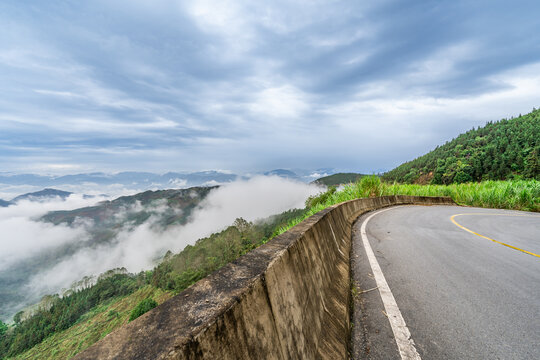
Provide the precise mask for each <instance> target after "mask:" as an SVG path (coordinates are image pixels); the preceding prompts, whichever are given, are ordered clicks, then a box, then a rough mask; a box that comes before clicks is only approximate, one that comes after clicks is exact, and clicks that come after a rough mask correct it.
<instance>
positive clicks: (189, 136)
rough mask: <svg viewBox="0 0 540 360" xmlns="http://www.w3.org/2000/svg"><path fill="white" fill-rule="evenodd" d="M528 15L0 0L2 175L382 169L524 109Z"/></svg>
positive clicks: (532, 57) (522, 6) (532, 74)
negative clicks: (130, 171) (27, 173)
mask: <svg viewBox="0 0 540 360" xmlns="http://www.w3.org/2000/svg"><path fill="white" fill-rule="evenodd" d="M374 4H376V5H374ZM539 13H540V4H539V3H538V2H537V1H513V2H508V1H495V0H489V1H487V0H486V1H459V0H453V1H440V0H437V1H418V0H416V1H403V0H402V1H352V0H347V1H311V0H310V1H307V0H306V1H292V0H289V1H265V2H261V1H226V0H219V1H206V0H195V1H173V0H152V1H142V0H141V1H139V0H137V1H135V0H125V1H121V0H115V1H110V0H103V1H99V0H95V1H69V0H64V1H57V0H48V1H30V0H29V1H24V2H22V1H19V0H13V1H9V0H7V1H2V2H1V4H0V28H1V31H0V92H1V94H2V95H1V96H0V171H11V172H35V173H75V172H86V171H111V172H114V171H122V170H144V171H154V172H165V171H181V170H186V171H190V170H204V169H228V170H231V171H235V172H249V171H258V170H265V169H272V168H295V167H300V168H308V169H309V168H312V169H314V168H319V167H331V168H335V169H339V170H354V171H361V172H367V173H372V172H378V171H382V170H388V169H390V168H392V167H394V166H396V165H398V164H400V163H401V162H403V161H406V160H410V159H412V158H414V157H416V156H418V155H421V154H422V153H425V152H427V151H429V150H431V149H432V148H434V147H435V146H436V145H438V144H441V143H443V142H444V141H446V140H449V139H451V138H452V137H455V136H456V135H458V134H459V133H461V132H463V131H465V130H468V129H470V128H472V127H473V126H478V125H483V124H484V123H485V122H486V121H488V120H497V119H500V118H504V117H510V116H512V115H516V116H517V115H519V113H527V112H529V111H531V110H532V108H533V107H539V106H540V35H539V34H540V17H539V16H538V14H539Z"/></svg>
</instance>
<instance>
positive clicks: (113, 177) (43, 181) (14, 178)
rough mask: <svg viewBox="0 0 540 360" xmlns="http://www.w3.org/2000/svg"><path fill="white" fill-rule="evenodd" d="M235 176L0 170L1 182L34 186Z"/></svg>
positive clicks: (185, 183) (188, 182) (188, 181)
mask: <svg viewBox="0 0 540 360" xmlns="http://www.w3.org/2000/svg"><path fill="white" fill-rule="evenodd" d="M236 178H237V175H235V174H230V173H225V172H220V171H202V172H194V173H187V174H186V173H175V172H168V173H166V174H163V175H160V174H154V173H149V172H134V171H128V172H120V173H116V174H107V173H102V172H96V173H88V174H75V175H64V176H46V175H36V174H6V173H3V174H2V173H0V184H9V185H34V186H43V187H48V186H60V185H65V184H72V185H83V184H86V183H93V184H98V185H112V184H124V185H126V184H129V185H146V186H150V185H152V184H156V185H169V187H174V185H182V187H189V186H192V185H202V184H204V183H205V182H210V181H214V182H218V183H226V182H230V181H233V180H235V179H236Z"/></svg>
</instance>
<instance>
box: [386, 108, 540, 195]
mask: <svg viewBox="0 0 540 360" xmlns="http://www.w3.org/2000/svg"><path fill="white" fill-rule="evenodd" d="M539 155H540V110H533V111H532V112H531V113H530V114H527V115H523V116H519V117H518V118H512V119H510V120H506V119H503V120H500V121H498V122H488V123H487V124H486V126H484V127H482V128H480V127H479V128H478V129H472V130H470V131H468V132H466V133H464V134H461V135H459V136H458V137H457V138H455V139H453V140H452V141H450V142H447V143H446V144H444V145H443V146H440V147H437V148H436V149H435V150H433V151H431V152H429V153H427V154H425V155H423V156H421V157H419V158H417V159H415V160H412V161H409V162H406V163H404V164H402V165H400V166H398V167H397V168H395V169H393V170H391V171H389V172H387V173H386V174H384V175H383V178H384V180H386V181H397V182H403V183H409V184H410V183H416V182H419V183H427V182H429V181H431V183H432V184H446V185H448V184H452V183H466V182H471V181H484V180H507V179H508V180H509V179H520V178H523V179H537V180H540V160H539Z"/></svg>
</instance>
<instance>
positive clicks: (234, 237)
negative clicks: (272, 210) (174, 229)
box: [151, 210, 305, 292]
mask: <svg viewBox="0 0 540 360" xmlns="http://www.w3.org/2000/svg"><path fill="white" fill-rule="evenodd" d="M304 212H305V210H289V211H285V212H283V213H281V214H279V215H275V216H272V217H270V218H269V219H266V220H265V221H258V222H256V223H252V222H248V221H246V220H244V219H242V218H238V219H236V220H235V222H234V224H233V225H232V226H229V227H228V228H226V229H225V230H223V231H221V232H219V233H214V234H212V235H210V236H208V237H206V238H203V239H199V240H197V242H196V243H195V245H193V246H191V245H188V246H186V247H185V248H184V250H182V252H180V253H179V254H176V255H172V256H169V257H167V258H166V259H164V261H162V262H161V263H160V264H159V265H158V266H156V267H155V268H154V270H153V272H152V278H151V284H152V285H154V286H156V287H158V288H161V289H164V290H172V291H174V292H180V291H182V290H184V289H186V288H187V287H189V286H191V285H192V284H194V283H195V282H197V281H199V280H200V279H202V278H204V277H205V276H207V275H209V274H211V273H212V272H214V271H216V270H217V269H219V268H221V267H222V266H224V265H226V264H228V263H230V262H231V261H234V260H236V259H237V258H238V257H240V256H241V255H243V254H245V253H247V252H249V251H250V250H252V249H254V248H256V247H258V246H260V245H262V244H264V243H266V242H267V241H268V239H270V238H272V237H273V236H275V235H276V234H277V233H278V230H279V229H280V228H281V227H283V226H285V224H287V223H288V222H289V221H290V220H291V219H294V218H297V217H299V216H301V215H302V214H303V213H304Z"/></svg>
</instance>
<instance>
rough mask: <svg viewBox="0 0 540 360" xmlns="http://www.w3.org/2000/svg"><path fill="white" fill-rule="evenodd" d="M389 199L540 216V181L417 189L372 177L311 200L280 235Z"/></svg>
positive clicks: (482, 183)
mask: <svg viewBox="0 0 540 360" xmlns="http://www.w3.org/2000/svg"><path fill="white" fill-rule="evenodd" d="M386 195H411V196H449V197H451V198H452V200H454V201H455V202H456V203H457V204H459V205H463V206H474V207H485V208H496V209H510V210H523V211H535V212H540V181H538V180H534V179H533V180H507V181H491V180H490V181H483V182H479V183H474V182H472V183H465V184H450V185H418V184H398V183H386V182H383V181H381V179H380V178H379V177H378V176H374V175H373V176H366V177H363V178H361V179H360V181H358V182H356V183H351V184H348V185H345V186H343V187H342V188H341V189H340V190H337V189H336V188H335V187H330V188H329V189H328V190H327V191H326V192H324V193H321V194H319V195H317V196H314V197H310V198H309V199H308V200H307V201H306V206H307V210H306V212H305V214H303V215H302V216H299V217H297V218H296V219H293V220H291V221H290V222H289V223H288V224H287V225H286V226H284V227H282V228H280V229H279V231H278V233H280V234H281V233H283V232H285V231H287V230H288V229H290V228H291V227H293V226H294V225H296V224H298V223H300V222H301V221H302V220H304V219H306V218H307V217H309V216H311V215H313V214H315V213H317V212H319V211H321V210H323V209H326V208H327V207H329V206H332V205H334V204H338V203H340V202H343V201H348V200H354V199H358V198H366V197H374V196H386Z"/></svg>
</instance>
